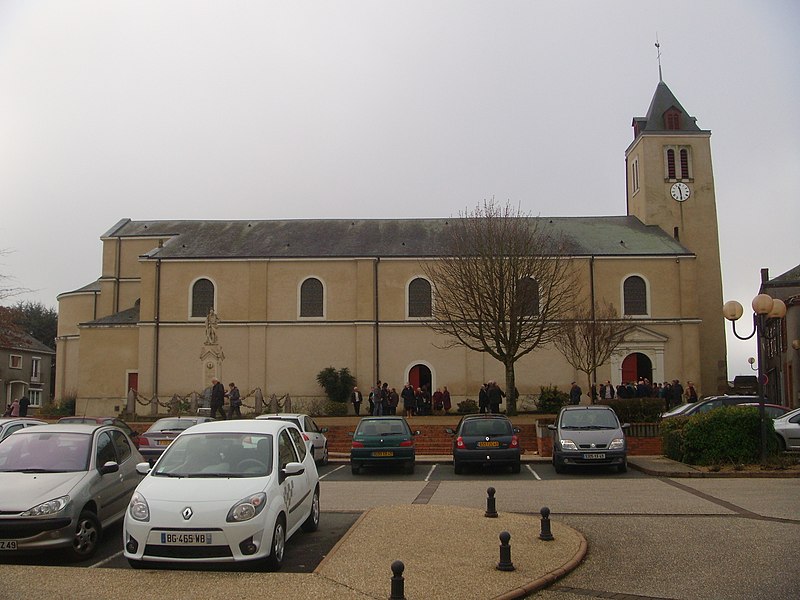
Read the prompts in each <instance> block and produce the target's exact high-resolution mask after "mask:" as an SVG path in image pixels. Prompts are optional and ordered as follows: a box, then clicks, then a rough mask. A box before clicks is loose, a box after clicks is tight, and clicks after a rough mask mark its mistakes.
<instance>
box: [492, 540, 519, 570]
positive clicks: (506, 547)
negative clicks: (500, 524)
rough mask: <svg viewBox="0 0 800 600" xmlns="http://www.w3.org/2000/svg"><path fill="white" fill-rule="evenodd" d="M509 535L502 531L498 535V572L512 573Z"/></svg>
mask: <svg viewBox="0 0 800 600" xmlns="http://www.w3.org/2000/svg"><path fill="white" fill-rule="evenodd" d="M510 541H511V534H510V533H508V532H507V531H504V532H503V533H501V534H500V562H499V563H497V567H496V569H497V570H498V571H514V570H515V568H514V563H512V562H511V544H510V543H509V542H510Z"/></svg>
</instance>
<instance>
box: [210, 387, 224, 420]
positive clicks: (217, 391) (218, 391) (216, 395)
mask: <svg viewBox="0 0 800 600" xmlns="http://www.w3.org/2000/svg"><path fill="white" fill-rule="evenodd" d="M224 406H225V386H224V385H222V384H221V383H220V382H219V379H217V378H216V377H213V378H212V379H211V418H212V419H216V418H217V411H219V417H220V419H221V420H223V421H224V420H225V409H224V408H223V407H224Z"/></svg>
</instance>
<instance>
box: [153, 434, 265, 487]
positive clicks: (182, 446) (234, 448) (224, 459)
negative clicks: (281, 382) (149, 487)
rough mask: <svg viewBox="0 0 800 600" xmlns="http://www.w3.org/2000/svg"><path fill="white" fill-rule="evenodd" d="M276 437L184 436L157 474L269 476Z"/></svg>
mask: <svg viewBox="0 0 800 600" xmlns="http://www.w3.org/2000/svg"><path fill="white" fill-rule="evenodd" d="M272 459H273V452H272V436H271V435H269V434H250V433H198V434H192V435H182V436H180V437H178V438H176V440H175V441H174V442H173V443H172V444H171V445H170V446H169V448H167V450H166V451H165V452H164V454H163V455H162V457H161V459H160V460H159V461H158V462H157V463H156V466H155V469H154V470H153V471H152V475H154V476H156V477H223V478H225V477H265V476H266V475H269V474H270V473H272V462H273V460H272Z"/></svg>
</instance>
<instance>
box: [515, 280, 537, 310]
mask: <svg viewBox="0 0 800 600" xmlns="http://www.w3.org/2000/svg"><path fill="white" fill-rule="evenodd" d="M517 301H518V302H519V310H520V314H521V315H523V316H526V317H535V316H537V315H538V314H539V282H537V281H536V280H535V279H533V278H532V277H523V278H522V279H520V280H519V283H518V284H517Z"/></svg>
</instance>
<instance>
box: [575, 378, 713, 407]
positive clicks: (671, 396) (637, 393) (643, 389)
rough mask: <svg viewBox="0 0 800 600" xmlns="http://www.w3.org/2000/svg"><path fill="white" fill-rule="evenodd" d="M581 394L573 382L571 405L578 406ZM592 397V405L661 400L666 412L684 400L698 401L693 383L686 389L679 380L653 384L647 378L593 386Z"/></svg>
mask: <svg viewBox="0 0 800 600" xmlns="http://www.w3.org/2000/svg"><path fill="white" fill-rule="evenodd" d="M581 394H582V391H581V388H580V386H578V384H577V383H576V382H574V381H573V382H572V388H571V390H570V403H571V404H578V403H579V402H580V397H581ZM590 397H591V400H592V404H594V403H595V402H597V401H598V400H600V401H603V400H613V399H614V398H661V399H662V400H663V401H664V406H665V408H666V410H670V409H671V408H673V407H675V406H677V405H678V404H682V403H683V401H684V400H686V402H697V400H698V395H697V388H695V385H694V384H693V383H692V382H691V381H689V382H687V383H686V388H684V387H683V385H682V384H681V382H680V380H678V379H673V380H672V381H665V382H664V383H651V382H650V380H649V379H647V378H646V377H640V378H639V379H638V381H628V382H622V383H620V384H619V385H617V386H616V387H615V386H614V385H612V384H611V382H610V381H608V380H607V381H606V382H605V383H601V384H600V385H599V386H598V385H597V384H592V387H591V390H590Z"/></svg>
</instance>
